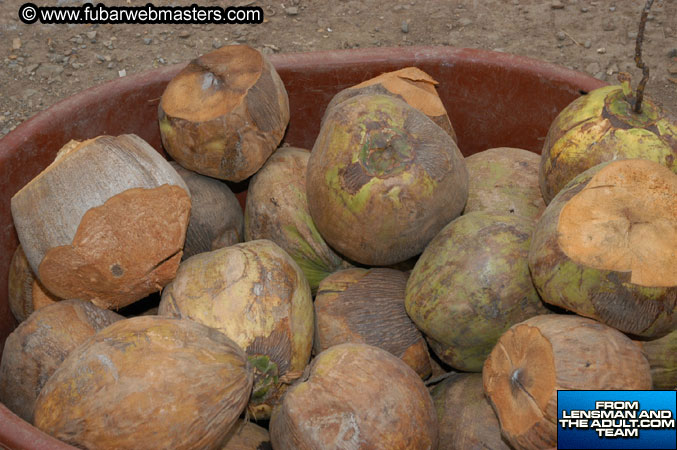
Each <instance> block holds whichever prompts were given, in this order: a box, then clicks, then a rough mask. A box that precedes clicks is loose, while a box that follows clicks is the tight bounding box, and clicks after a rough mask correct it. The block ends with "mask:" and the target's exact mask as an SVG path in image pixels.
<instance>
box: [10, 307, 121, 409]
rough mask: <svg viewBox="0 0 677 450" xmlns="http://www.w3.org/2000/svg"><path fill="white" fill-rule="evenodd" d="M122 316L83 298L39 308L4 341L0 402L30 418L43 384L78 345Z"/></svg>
mask: <svg viewBox="0 0 677 450" xmlns="http://www.w3.org/2000/svg"><path fill="white" fill-rule="evenodd" d="M122 319H124V317H122V316H120V315H118V314H116V313H114V312H112V311H108V310H105V309H101V308H99V307H97V306H94V305H93V304H91V303H90V302H86V301H84V300H63V301H60V302H56V303H54V304H52V305H48V306H45V307H44V308H41V309H39V310H38V311H36V312H35V313H34V314H31V315H30V316H29V317H28V318H27V319H26V320H25V321H23V322H22V323H21V324H20V325H19V326H18V327H17V328H16V329H15V330H14V331H13V332H12V333H11V334H10V335H9V336H8V337H7V340H6V341H5V348H4V350H3V352H2V362H0V402H2V403H4V404H5V406H7V407H8V408H9V409H10V410H11V411H13V412H14V413H15V414H16V415H17V416H19V417H21V418H22V419H24V420H25V421H27V422H32V421H33V410H34V407H35V401H36V399H37V398H38V394H39V393H40V390H42V387H43V386H44V385H45V383H46V382H47V380H48V379H49V377H50V376H52V374H53V373H54V371H56V369H57V368H58V367H59V366H60V365H61V363H62V362H63V360H64V359H66V357H67V356H68V355H69V354H70V353H71V351H73V350H74V349H75V348H76V347H77V346H78V345H80V344H82V343H83V342H85V341H86V340H87V339H89V338H90V337H91V336H94V334H96V333H97V332H98V331H99V330H102V329H103V328H105V327H107V326H108V325H110V324H112V323H114V322H117V321H118V320H122Z"/></svg>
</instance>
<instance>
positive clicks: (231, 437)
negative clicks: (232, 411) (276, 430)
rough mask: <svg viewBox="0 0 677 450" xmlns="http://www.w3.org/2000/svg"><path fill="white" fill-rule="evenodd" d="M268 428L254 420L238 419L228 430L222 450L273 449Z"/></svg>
mask: <svg viewBox="0 0 677 450" xmlns="http://www.w3.org/2000/svg"><path fill="white" fill-rule="evenodd" d="M272 449H273V447H272V446H271V445H270V434H269V433H268V430H266V429H265V428H263V427H260V426H258V425H256V424H254V423H252V422H245V421H243V420H238V421H237V422H235V425H233V427H232V428H231V429H230V431H229V432H228V437H227V438H226V441H225V444H224V446H223V447H222V449H221V450H272Z"/></svg>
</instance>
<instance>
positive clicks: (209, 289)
mask: <svg viewBox="0 0 677 450" xmlns="http://www.w3.org/2000/svg"><path fill="white" fill-rule="evenodd" d="M158 313H159V314H160V315H166V316H172V317H181V318H187V319H191V320H194V321H196V322H200V323H202V324H204V325H207V326H209V327H211V328H215V329H217V330H219V331H221V332H222V333H224V334H225V335H226V336H228V337H229V338H231V339H232V340H233V341H235V342H236V343H237V344H238V345H239V346H240V347H242V348H243V349H244V350H245V351H246V352H247V354H248V355H249V359H250V362H251V364H252V366H253V368H254V370H255V374H254V391H253V394H252V398H251V402H250V405H249V412H250V413H251V414H252V415H253V416H254V417H255V418H256V419H257V420H258V419H266V418H268V417H269V416H270V411H271V409H272V406H273V405H275V404H276V403H277V401H278V399H279V397H280V396H281V395H282V393H283V392H284V389H285V388H286V386H287V384H288V383H290V382H291V381H293V380H295V379H296V378H298V377H300V376H301V374H302V373H303V369H304V368H305V367H306V365H307V364H308V360H309V359H310V353H311V349H312V340H313V303H312V296H311V293H310V287H309V286H308V282H307V281H306V279H305V278H304V276H303V272H301V269H300V268H299V267H298V266H297V265H296V263H295V262H294V260H293V259H292V258H291V257H290V256H289V255H288V254H287V253H285V251H284V250H282V249H281V248H280V247H279V246H277V245H276V244H275V243H273V242H271V241H268V240H258V241H250V242H245V243H242V244H237V245H233V246H231V247H226V248H223V249H219V250H214V251H212V252H208V253H200V254H199V255H195V256H193V257H192V258H190V259H188V260H186V261H184V262H183V263H181V266H180V267H179V271H178V273H177V274H176V278H175V279H174V281H172V282H171V283H170V284H169V285H168V286H167V287H166V288H165V289H164V291H163V292H162V300H161V301H160V309H159V312H158Z"/></svg>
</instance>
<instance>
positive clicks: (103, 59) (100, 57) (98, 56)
mask: <svg viewBox="0 0 677 450" xmlns="http://www.w3.org/2000/svg"><path fill="white" fill-rule="evenodd" d="M95 56H96V59H98V60H99V61H105V60H106V58H104V57H103V55H99V54H96V55H95Z"/></svg>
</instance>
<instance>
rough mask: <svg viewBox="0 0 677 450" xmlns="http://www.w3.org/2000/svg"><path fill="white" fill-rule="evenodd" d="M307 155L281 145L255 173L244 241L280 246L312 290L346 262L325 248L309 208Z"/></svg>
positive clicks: (344, 265) (299, 150)
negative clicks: (294, 262) (301, 271)
mask: <svg viewBox="0 0 677 450" xmlns="http://www.w3.org/2000/svg"><path fill="white" fill-rule="evenodd" d="M309 157H310V152H309V151H308V150H305V149H300V148H295V147H283V148H280V149H279V150H277V151H276V152H275V153H274V154H273V155H272V156H271V157H270V159H269V160H268V161H267V162H266V164H265V165H264V166H263V167H262V168H261V170H259V171H258V172H257V173H256V175H254V177H253V178H252V180H251V181H250V183H249V188H248V190H247V207H246V208H245V239H246V240H247V241H252V240H256V239H269V240H271V241H273V242H275V243H276V244H277V245H279V246H280V247H282V249H283V250H285V251H286V252H287V253H289V256H291V257H292V258H293V259H294V261H296V264H298V265H299V267H300V268H301V270H303V274H304V275H305V276H306V279H307V280H308V283H309V284H310V289H311V290H312V291H313V292H315V291H316V290H317V286H318V285H319V283H320V281H322V279H323V278H325V277H326V276H327V275H329V274H330V273H332V272H335V271H337V270H339V269H345V268H348V267H351V265H350V264H349V263H348V262H346V261H344V260H343V259H342V258H341V257H340V256H339V255H337V254H336V253H335V252H334V251H333V250H332V249H331V248H329V246H328V245H327V243H326V242H325V241H324V239H323V238H322V236H320V233H319V231H317V227H316V226H315V223H314V222H313V219H312V218H311V217H310V213H309V212H308V201H307V199H306V167H307V166H308V159H309Z"/></svg>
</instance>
